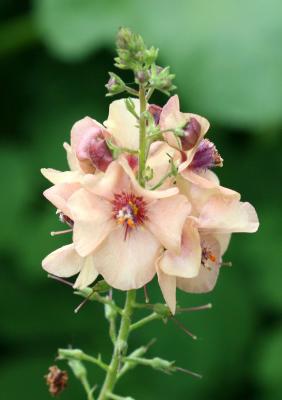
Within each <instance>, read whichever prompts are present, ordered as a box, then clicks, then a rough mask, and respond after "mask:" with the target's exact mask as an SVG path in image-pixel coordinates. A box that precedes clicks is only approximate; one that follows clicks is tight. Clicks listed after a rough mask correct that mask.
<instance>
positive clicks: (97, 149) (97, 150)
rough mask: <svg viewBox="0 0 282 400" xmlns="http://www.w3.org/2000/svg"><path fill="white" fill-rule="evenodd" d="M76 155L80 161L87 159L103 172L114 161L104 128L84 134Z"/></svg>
mask: <svg viewBox="0 0 282 400" xmlns="http://www.w3.org/2000/svg"><path fill="white" fill-rule="evenodd" d="M76 155H77V158H78V160H79V161H82V162H85V161H87V162H89V163H90V164H92V165H93V166H94V167H95V168H97V169H99V170H100V171H103V172H105V171H106V169H107V167H108V165H109V164H110V163H111V162H112V161H113V157H112V153H111V151H110V149H109V148H108V146H107V142H106V140H105V138H104V135H103V132H102V129H101V128H98V127H96V128H95V129H93V131H91V132H90V133H89V134H87V135H85V136H84V138H83V140H81V142H80V143H79V146H78V147H77V150H76Z"/></svg>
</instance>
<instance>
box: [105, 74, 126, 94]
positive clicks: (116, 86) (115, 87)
mask: <svg viewBox="0 0 282 400" xmlns="http://www.w3.org/2000/svg"><path fill="white" fill-rule="evenodd" d="M109 75H110V79H109V81H108V83H107V84H106V85H105V87H106V88H107V90H108V92H109V93H108V96H113V95H115V94H119V93H122V92H123V91H124V90H125V83H124V82H123V80H122V79H121V78H120V77H119V76H118V75H116V74H114V73H113V72H109Z"/></svg>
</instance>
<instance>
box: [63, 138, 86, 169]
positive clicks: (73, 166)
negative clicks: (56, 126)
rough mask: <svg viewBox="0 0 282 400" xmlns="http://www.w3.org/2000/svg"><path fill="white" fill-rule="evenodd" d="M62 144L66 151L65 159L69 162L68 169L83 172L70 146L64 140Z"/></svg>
mask: <svg viewBox="0 0 282 400" xmlns="http://www.w3.org/2000/svg"><path fill="white" fill-rule="evenodd" d="M63 146H64V149H65V150H66V153H67V160H68V164H69V167H70V170H71V171H80V172H83V171H82V169H81V167H80V164H79V161H78V159H77V157H76V154H75V152H74V151H73V149H72V147H71V146H70V145H69V144H68V143H66V142H65V143H64V145H63Z"/></svg>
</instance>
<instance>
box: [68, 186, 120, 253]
mask: <svg viewBox="0 0 282 400" xmlns="http://www.w3.org/2000/svg"><path fill="white" fill-rule="evenodd" d="M68 207H69V209H70V211H71V214H72V219H73V220H74V227H73V242H74V245H75V248H76V250H77V252H78V253H79V254H80V255H81V256H82V257H85V256H87V255H89V254H90V253H92V252H93V251H94V250H95V249H96V248H97V247H98V246H99V245H100V244H101V243H102V242H103V240H104V239H105V238H106V237H107V236H108V235H109V233H110V232H111V231H112V230H113V229H114V228H115V227H116V223H115V221H114V220H113V218H112V205H111V204H110V203H109V202H108V201H106V200H105V199H103V198H101V197H98V196H96V195H94V194H92V193H90V192H88V191H86V190H85V189H80V190H78V191H77V192H75V193H74V194H73V196H71V197H70V199H69V201H68Z"/></svg>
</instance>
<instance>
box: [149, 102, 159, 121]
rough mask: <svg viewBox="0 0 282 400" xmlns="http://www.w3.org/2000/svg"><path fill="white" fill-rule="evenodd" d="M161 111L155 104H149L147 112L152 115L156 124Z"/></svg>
mask: <svg viewBox="0 0 282 400" xmlns="http://www.w3.org/2000/svg"><path fill="white" fill-rule="evenodd" d="M161 112H162V107H160V106H157V105H156V104H150V105H149V113H150V114H151V115H152V116H153V118H154V121H155V124H156V125H158V124H159V122H160V116H161Z"/></svg>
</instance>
